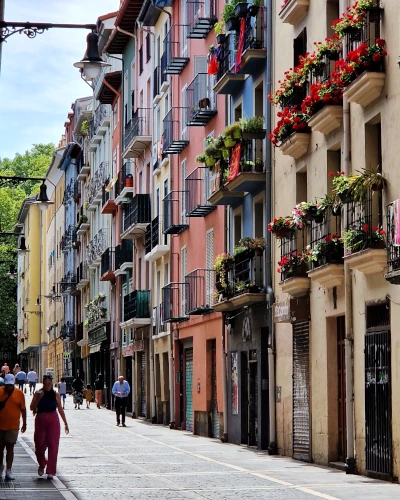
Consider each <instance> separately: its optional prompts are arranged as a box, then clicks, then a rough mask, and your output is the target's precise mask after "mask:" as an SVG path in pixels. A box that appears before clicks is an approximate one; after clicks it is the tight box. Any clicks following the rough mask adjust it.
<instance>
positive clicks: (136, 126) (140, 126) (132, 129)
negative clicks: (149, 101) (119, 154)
mask: <svg viewBox="0 0 400 500" xmlns="http://www.w3.org/2000/svg"><path fill="white" fill-rule="evenodd" d="M150 113H151V109H150V108H137V110H136V111H135V112H134V113H133V116H132V119H131V120H130V121H129V122H128V124H127V125H126V127H125V135H124V147H125V149H126V148H127V147H128V146H129V145H130V143H131V142H132V141H133V139H134V138H135V137H142V136H150V135H151V121H150Z"/></svg>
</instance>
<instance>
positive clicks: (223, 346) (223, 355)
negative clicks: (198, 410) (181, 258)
mask: <svg viewBox="0 0 400 500" xmlns="http://www.w3.org/2000/svg"><path fill="white" fill-rule="evenodd" d="M228 210H229V209H228V207H224V227H225V231H224V251H226V250H227V239H228V232H229V228H228ZM221 320H222V321H221V358H222V359H221V361H222V367H221V368H222V369H221V372H222V399H223V405H224V407H223V414H222V415H223V423H224V433H223V435H222V436H221V441H222V442H223V443H227V442H228V371H227V362H226V356H227V353H226V325H225V315H224V314H222V315H221Z"/></svg>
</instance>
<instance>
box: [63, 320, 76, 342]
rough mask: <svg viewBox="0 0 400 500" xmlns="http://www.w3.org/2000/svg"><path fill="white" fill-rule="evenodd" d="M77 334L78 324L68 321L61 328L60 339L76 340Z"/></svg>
mask: <svg viewBox="0 0 400 500" xmlns="http://www.w3.org/2000/svg"><path fill="white" fill-rule="evenodd" d="M75 335H76V325H74V324H71V323H69V322H68V323H66V324H65V325H62V326H61V328H60V339H63V340H67V339H68V340H76V339H75Z"/></svg>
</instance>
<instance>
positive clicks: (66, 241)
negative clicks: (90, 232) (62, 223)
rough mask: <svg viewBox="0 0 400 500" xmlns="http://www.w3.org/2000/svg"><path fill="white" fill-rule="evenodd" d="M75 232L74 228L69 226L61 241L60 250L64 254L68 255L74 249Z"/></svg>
mask: <svg viewBox="0 0 400 500" xmlns="http://www.w3.org/2000/svg"><path fill="white" fill-rule="evenodd" d="M74 232H75V231H74V227H73V226H68V227H67V229H66V230H65V233H64V235H63V236H62V237H61V241H60V250H61V251H62V252H64V253H67V252H69V251H70V250H71V249H72V243H73V233H74ZM75 234H76V233H75Z"/></svg>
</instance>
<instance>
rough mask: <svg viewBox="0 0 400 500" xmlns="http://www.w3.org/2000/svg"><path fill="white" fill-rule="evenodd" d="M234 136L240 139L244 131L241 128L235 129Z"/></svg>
mask: <svg viewBox="0 0 400 500" xmlns="http://www.w3.org/2000/svg"><path fill="white" fill-rule="evenodd" d="M232 137H233V138H234V139H238V140H239V139H241V138H242V131H241V130H240V128H235V129H233V132H232Z"/></svg>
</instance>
